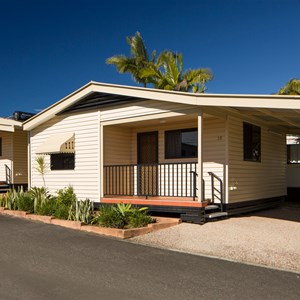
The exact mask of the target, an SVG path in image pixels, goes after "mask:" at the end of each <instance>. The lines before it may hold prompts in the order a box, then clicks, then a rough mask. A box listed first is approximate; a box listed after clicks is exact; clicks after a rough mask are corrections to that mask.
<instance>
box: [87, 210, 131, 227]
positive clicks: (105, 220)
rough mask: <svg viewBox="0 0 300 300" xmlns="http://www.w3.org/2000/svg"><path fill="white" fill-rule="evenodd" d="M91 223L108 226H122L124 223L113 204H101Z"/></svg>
mask: <svg viewBox="0 0 300 300" xmlns="http://www.w3.org/2000/svg"><path fill="white" fill-rule="evenodd" d="M93 223H96V224H98V225H100V226H103V227H110V228H124V227H125V225H126V223H125V222H124V218H122V217H121V215H120V213H119V212H118V211H117V210H116V209H115V207H114V206H113V205H102V206H101V207H100V209H99V214H98V215H97V216H96V217H95V218H94V220H93Z"/></svg>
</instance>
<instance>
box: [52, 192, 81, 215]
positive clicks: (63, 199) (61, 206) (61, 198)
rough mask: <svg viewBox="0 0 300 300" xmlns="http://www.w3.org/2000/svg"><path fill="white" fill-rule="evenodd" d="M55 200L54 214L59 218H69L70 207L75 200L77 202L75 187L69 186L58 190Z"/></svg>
mask: <svg viewBox="0 0 300 300" xmlns="http://www.w3.org/2000/svg"><path fill="white" fill-rule="evenodd" d="M56 193H57V197H56V201H55V211H54V216H55V218H57V219H64V220H67V219H68V218H69V214H70V209H71V206H72V203H73V202H76V199H77V198H76V194H75V193H74V189H73V187H71V186H69V187H67V188H64V189H60V190H58V191H57V192H56Z"/></svg>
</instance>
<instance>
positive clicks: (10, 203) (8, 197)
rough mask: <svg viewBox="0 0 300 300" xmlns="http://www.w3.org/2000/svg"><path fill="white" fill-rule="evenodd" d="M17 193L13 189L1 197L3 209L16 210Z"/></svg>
mask: <svg viewBox="0 0 300 300" xmlns="http://www.w3.org/2000/svg"><path fill="white" fill-rule="evenodd" d="M17 197H18V192H17V191H16V190H15V189H12V190H10V191H8V192H6V194H5V195H4V196H3V203H4V207H5V208H7V209H10V210H17V209H18V202H17Z"/></svg>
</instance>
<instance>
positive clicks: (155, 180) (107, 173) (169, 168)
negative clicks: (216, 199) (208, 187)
mask: <svg viewBox="0 0 300 300" xmlns="http://www.w3.org/2000/svg"><path fill="white" fill-rule="evenodd" d="M196 175H197V163H196V162H184V163H159V164H130V165H107V166H104V195H112V196H114V195H115V196H145V197H146V198H147V197H148V196H163V197H192V198H194V199H195V198H196V197H197V189H196V182H197V180H196Z"/></svg>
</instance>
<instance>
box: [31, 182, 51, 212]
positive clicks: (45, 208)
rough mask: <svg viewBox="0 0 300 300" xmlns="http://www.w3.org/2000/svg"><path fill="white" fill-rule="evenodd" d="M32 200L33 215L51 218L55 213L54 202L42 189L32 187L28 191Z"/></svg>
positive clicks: (46, 191)
mask: <svg viewBox="0 0 300 300" xmlns="http://www.w3.org/2000/svg"><path fill="white" fill-rule="evenodd" d="M29 193H30V195H31V196H32V197H33V199H34V213H35V214H38V215H43V216H52V215H54V212H55V205H56V202H55V200H54V198H53V197H51V195H50V194H49V192H48V190H47V189H46V188H44V187H41V188H39V187H33V188H32V189H31V190H30V191H29Z"/></svg>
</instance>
